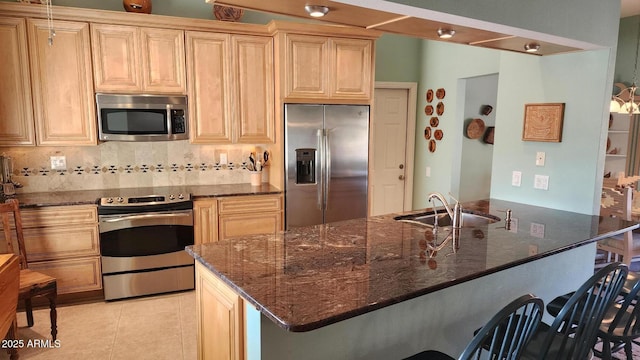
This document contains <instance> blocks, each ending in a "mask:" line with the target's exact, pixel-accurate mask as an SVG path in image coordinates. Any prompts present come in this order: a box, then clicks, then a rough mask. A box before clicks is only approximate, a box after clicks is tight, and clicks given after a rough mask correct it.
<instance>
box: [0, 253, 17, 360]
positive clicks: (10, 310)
mask: <svg viewBox="0 0 640 360" xmlns="http://www.w3.org/2000/svg"><path fill="white" fill-rule="evenodd" d="M19 287H20V266H19V264H18V257H17V256H15V255H13V254H0V294H2V296H0V339H2V338H3V336H4V335H5V334H7V335H6V339H7V342H5V343H3V344H6V345H7V352H8V353H9V354H10V356H11V360H15V359H17V358H18V346H17V344H15V343H14V342H12V340H16V339H17V337H18V333H17V331H16V330H17V326H16V308H17V307H18V288H19Z"/></svg>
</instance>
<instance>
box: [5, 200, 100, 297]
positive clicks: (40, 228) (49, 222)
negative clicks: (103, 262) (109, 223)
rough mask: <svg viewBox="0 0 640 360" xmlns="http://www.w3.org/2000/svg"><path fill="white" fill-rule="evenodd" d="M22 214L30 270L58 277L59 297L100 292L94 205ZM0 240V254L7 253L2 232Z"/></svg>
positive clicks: (43, 208) (39, 209)
mask: <svg viewBox="0 0 640 360" xmlns="http://www.w3.org/2000/svg"><path fill="white" fill-rule="evenodd" d="M21 215H22V222H23V224H22V227H23V230H24V241H25V249H26V252H27V260H28V262H29V268H30V269H33V270H38V271H41V272H42V273H45V274H47V275H49V276H53V277H55V278H57V281H58V294H68V293H75V292H84V291H92V290H100V289H102V275H101V271H100V241H99V232H98V213H97V208H96V206H94V205H78V206H50V207H42V208H34V209H23V210H21ZM11 226H13V224H12V225H11ZM0 239H1V240H2V241H1V242H0V253H1V252H6V251H7V246H6V243H5V241H4V235H3V234H2V233H0ZM14 248H17V244H14Z"/></svg>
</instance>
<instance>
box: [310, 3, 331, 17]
mask: <svg viewBox="0 0 640 360" xmlns="http://www.w3.org/2000/svg"><path fill="white" fill-rule="evenodd" d="M304 10H305V11H306V12H307V14H309V15H310V16H313V17H323V16H325V15H327V13H328V12H329V8H328V7H326V6H322V5H305V7H304Z"/></svg>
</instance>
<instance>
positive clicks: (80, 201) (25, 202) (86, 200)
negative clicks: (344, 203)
mask: <svg viewBox="0 0 640 360" xmlns="http://www.w3.org/2000/svg"><path fill="white" fill-rule="evenodd" d="M167 192H174V193H179V192H181V193H191V195H192V198H193V199H200V198H207V197H220V196H240V195H264V194H279V193H282V191H281V190H280V189H278V188H276V187H275V186H271V185H269V184H266V183H265V184H262V185H261V186H251V185H250V184H221V185H199V186H170V187H155V188H123V189H105V190H78V191H57V192H41V193H24V194H18V195H17V196H16V197H17V199H18V201H19V202H20V207H21V208H30V207H42V206H58V205H91V204H96V200H97V199H99V198H102V197H117V196H125V197H130V196H144V195H153V194H161V193H167Z"/></svg>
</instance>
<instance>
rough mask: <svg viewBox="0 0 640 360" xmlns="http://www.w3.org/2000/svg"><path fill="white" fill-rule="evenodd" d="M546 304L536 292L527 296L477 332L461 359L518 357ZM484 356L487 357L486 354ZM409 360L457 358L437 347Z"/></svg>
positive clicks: (506, 307)
mask: <svg viewBox="0 0 640 360" xmlns="http://www.w3.org/2000/svg"><path fill="white" fill-rule="evenodd" d="M543 313H544V304H543V302H542V300H541V299H540V298H537V297H535V296H533V295H530V294H527V295H523V296H521V297H519V298H517V299H515V300H514V301H512V302H511V303H509V304H508V305H507V306H505V307H504V308H503V309H502V310H500V311H499V312H498V313H497V314H495V315H494V316H493V317H492V318H491V319H490V320H489V322H487V324H486V325H485V326H483V327H482V328H481V329H480V330H478V331H477V332H476V335H475V336H474V337H473V339H472V340H471V342H470V343H469V344H468V345H467V347H466V349H465V350H464V351H463V352H462V354H461V355H460V357H458V359H460V360H472V359H480V358H481V355H483V353H484V355H483V356H486V358H488V359H509V360H511V359H518V358H519V356H520V354H521V353H522V351H523V350H524V348H525V345H526V344H527V342H528V341H529V340H530V339H531V337H532V336H533V334H534V333H535V332H536V329H537V327H538V325H540V324H541V322H542V314H543ZM482 358H483V359H484V357H482ZM405 360H455V359H454V358H453V357H451V356H449V355H447V354H445V353H442V352H440V351H437V350H427V351H423V352H420V353H418V354H415V355H413V356H411V357H408V358H406V359H405Z"/></svg>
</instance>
